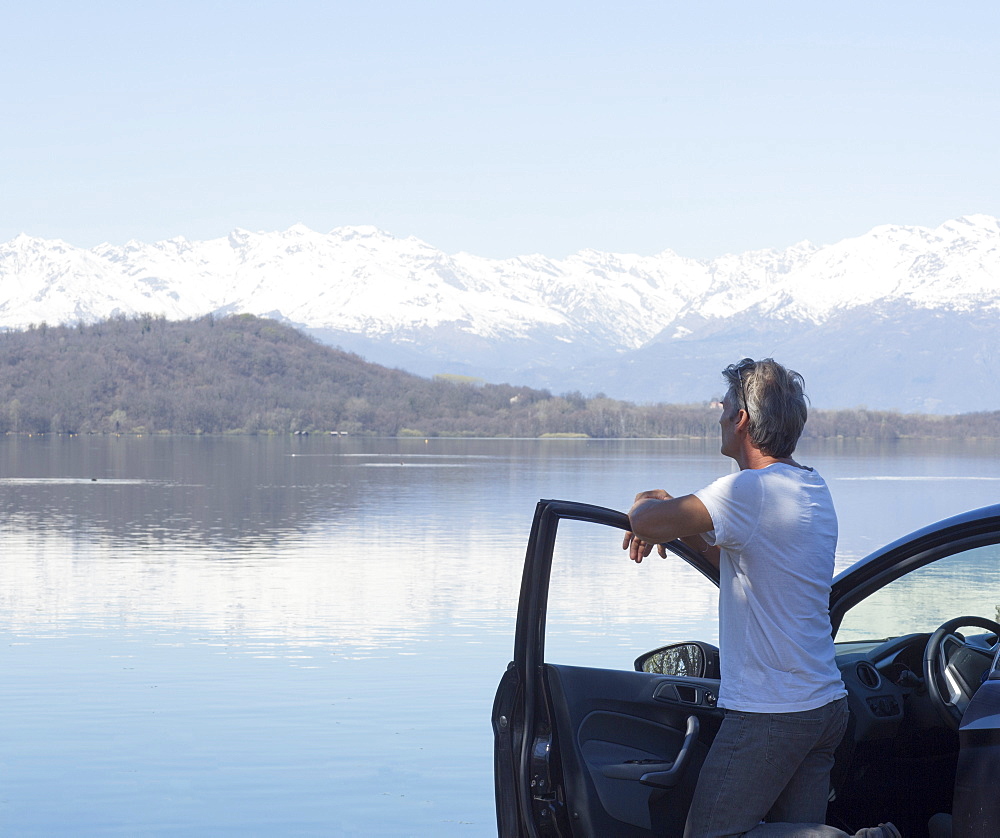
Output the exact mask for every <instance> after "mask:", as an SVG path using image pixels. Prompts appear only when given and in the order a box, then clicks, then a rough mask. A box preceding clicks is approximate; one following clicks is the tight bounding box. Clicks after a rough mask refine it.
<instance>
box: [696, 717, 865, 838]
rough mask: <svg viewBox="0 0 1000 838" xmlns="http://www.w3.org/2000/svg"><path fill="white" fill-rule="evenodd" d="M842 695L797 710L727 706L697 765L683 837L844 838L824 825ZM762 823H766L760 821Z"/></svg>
mask: <svg viewBox="0 0 1000 838" xmlns="http://www.w3.org/2000/svg"><path fill="white" fill-rule="evenodd" d="M847 719H848V710H847V699H846V698H840V699H837V700H836V701H832V702H830V703H829V704H827V705H825V706H824V707H818V708H817V709H815V710H805V711H803V712H800V713H744V712H741V711H737V710H729V711H727V712H726V717H725V719H723V721H722V727H720V728H719V733H718V735H717V736H716V737H715V741H714V742H713V743H712V747H711V749H710V750H709V752H708V756H707V757H706V759H705V764H704V765H703V766H702V769H701V774H700V776H699V777H698V785H697V787H696V788H695V792H694V799H693V800H692V801H691V810H690V811H689V812H688V819H687V827H686V828H685V830H684V838H733V836H742V835H749V836H752V838H765V836H766V837H767V838H778V836H781V838H786V836H787V838H792V836H795V838H842V836H845V835H846V834H847V833H845V832H843V831H841V830H839V829H835V828H834V827H831V826H825V825H824V824H823V822H824V821H825V820H826V804H827V801H828V799H829V796H830V770H831V769H832V768H833V752H834V751H835V750H836V748H837V745H839V744H840V740H841V739H842V738H843V737H844V731H845V730H846V729H847ZM762 821H766V823H761V822H762Z"/></svg>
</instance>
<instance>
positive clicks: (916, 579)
mask: <svg viewBox="0 0 1000 838" xmlns="http://www.w3.org/2000/svg"><path fill="white" fill-rule="evenodd" d="M998 614H1000V544H989V545H986V546H983V547H975V548H973V549H971V550H966V551H964V552H962V553H956V554H954V555H952V556H947V557H945V558H943V559H939V560H938V561H936V562H933V563H931V564H929V565H925V566H924V567H922V568H920V569H919V570H914V571H912V572H910V573H908V574H906V576H903V577H901V578H899V579H897V580H896V581H895V582H891V583H890V584H888V585H886V586H885V587H884V588H882V589H881V590H879V591H876V592H875V593H874V594H872V595H871V596H870V597H868V598H867V599H865V600H863V601H862V602H859V603H858V604H857V605H855V606H854V607H853V608H852V609H851V610H850V611H848V612H847V614H846V615H845V616H844V621H843V623H842V624H841V627H840V631H839V632H837V640H838V641H845V640H869V639H876V638H883V637H897V636H899V635H903V634H910V633H913V632H931V631H934V630H935V629H936V628H937V627H938V626H939V625H941V624H942V623H944V622H947V621H948V620H950V619H952V618H953V617H963V616H976V617H986V618H988V619H991V620H997V619H1000V618H998Z"/></svg>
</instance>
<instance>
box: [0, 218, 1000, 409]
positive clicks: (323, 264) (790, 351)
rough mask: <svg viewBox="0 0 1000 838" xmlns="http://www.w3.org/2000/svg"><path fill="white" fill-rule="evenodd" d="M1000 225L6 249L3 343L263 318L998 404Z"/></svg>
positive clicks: (947, 402)
mask: <svg viewBox="0 0 1000 838" xmlns="http://www.w3.org/2000/svg"><path fill="white" fill-rule="evenodd" d="M998 311H1000V220H998V219H997V218H994V217H992V216H987V215H969V216H964V217H962V218H958V219H955V220H952V221H948V222H946V223H944V224H942V225H941V226H939V227H937V228H936V229H928V228H923V227H905V226H881V227H876V228H875V229H873V230H871V231H870V232H868V233H865V234H864V235H861V236H858V237H856V238H851V239H845V240H844V241H841V242H838V243H836V244H832V245H824V246H816V245H812V244H810V243H808V242H802V243H799V244H796V245H793V246H791V247H789V248H787V249H784V250H776V249H772V250H757V251H750V252H746V253H742V254H735V255H726V256H721V257H719V258H716V259H710V260H703V259H702V260H699V259H689V258H685V257H683V256H680V255H678V254H676V253H674V252H673V251H670V250H666V251H663V252H662V253H659V254H656V255H654V256H639V255H632V254H621V253H604V252H599V251H595V250H584V251H581V252H579V253H576V254H573V255H571V256H568V257H566V258H564V259H555V258H550V257H546V256H542V255H529V256H520V257H516V258H510V259H488V258H484V257H480V256H475V255H472V254H468V253H457V254H446V253H444V252H442V251H440V250H438V249H436V248H434V247H433V246H431V245H430V244H427V243H425V242H423V241H420V240H419V239H416V238H414V237H409V238H396V237H394V236H392V235H390V234H389V233H386V232H384V231H381V230H378V229H376V228H374V227H364V226H361V227H339V228H337V229H334V230H332V231H331V232H329V233H317V232H314V231H312V230H310V229H308V228H307V227H304V226H302V225H295V226H293V227H291V228H289V229H288V230H285V231H283V232H262V233H251V232H248V231H246V230H234V231H233V232H232V233H230V234H229V236H228V237H225V238H218V239H212V240H209V241H201V242H199V241H188V240H186V239H184V238H173V239H169V240H166V241H160V242H155V243H152V244H146V243H143V242H138V241H130V242H128V243H127V244H124V245H112V244H102V245H99V246H97V247H94V248H91V249H82V248H76V247H73V246H71V245H69V244H67V243H65V242H62V241H59V240H51V239H40V238H33V237H30V236H27V235H20V236H18V237H16V238H15V239H13V240H11V241H9V242H6V243H4V244H0V328H3V329H23V328H26V327H28V326H29V325H30V324H38V323H42V322H47V323H49V324H56V323H77V322H83V323H89V322H95V321H98V320H101V319H104V318H107V317H113V316H116V315H125V316H131V315H134V314H144V313H151V314H156V315H164V316H166V317H167V318H168V319H186V318H194V317H200V316H202V315H205V314H209V313H214V314H231V313H249V314H254V315H257V316H263V317H270V318H274V319H276V320H280V321H282V322H285V323H288V324H291V325H294V326H296V327H297V328H300V329H302V330H304V331H306V332H308V333H310V334H312V335H313V336H314V337H316V338H317V339H319V340H321V341H322V342H324V343H327V344H331V345H335V346H339V347H341V348H343V349H347V350H350V351H352V352H355V353H357V354H360V355H362V356H364V357H365V358H367V359H368V360H370V361H374V362H376V363H380V364H383V365H386V366H393V367H400V368H403V369H406V370H408V371H410V372H415V373H418V374H421V375H431V374H435V373H452V374H463V375H469V376H472V377H476V378H481V379H483V380H486V381H491V382H496V383H515V384H523V385H528V386H533V387H545V388H548V389H550V390H551V391H552V392H555V393H568V392H573V391H580V392H583V393H584V394H585V395H593V394H595V393H598V392H603V393H605V394H606V395H608V396H611V397H613V398H619V399H628V400H631V401H637V402H664V401H669V402H681V403H693V402H702V401H707V400H710V399H712V398H714V397H717V396H718V395H720V394H721V391H722V379H721V376H720V375H719V371H720V369H721V368H722V367H723V366H725V365H726V364H728V363H731V362H733V361H736V360H739V359H740V358H742V357H744V356H750V357H757V358H759V357H765V356H772V357H775V358H777V359H778V360H780V361H782V362H784V363H786V364H788V365H789V366H792V367H793V368H795V369H798V370H799V371H800V372H802V373H803V374H804V375H805V377H806V384H807V391H808V392H809V394H810V397H811V400H812V403H813V405H814V406H816V407H822V408H836V407H857V406H867V407H870V408H879V409H898V410H901V411H919V412H933V413H958V412H968V411H978V410H996V409H998V408H1000V351H998V340H997V336H998V335H997V325H996V324H997V316H998Z"/></svg>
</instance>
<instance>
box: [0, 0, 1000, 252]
mask: <svg viewBox="0 0 1000 838" xmlns="http://www.w3.org/2000/svg"><path fill="white" fill-rule="evenodd" d="M0 72H2V78H3V81H4V85H3V87H4V90H5V95H4V97H3V100H2V101H3V104H2V106H0V107H2V112H3V118H2V122H0V125H2V130H0V241H6V240H8V239H10V238H12V237H13V236H15V235H17V234H18V233H20V232H26V233H29V234H31V235H36V236H43V237H46V238H62V239H64V240H66V241H68V242H69V243H71V244H73V245H77V246H84V247H91V246H93V245H95V244H98V243H100V242H102V241H110V242H113V243H124V242H125V241H127V240H128V239H130V238H137V239H141V240H145V241H153V240H157V239H164V238H170V237H172V236H177V235H181V236H186V237H188V238H191V239H205V238H215V237H219V236H224V235H226V234H227V233H228V232H229V231H230V230H231V229H233V228H234V227H244V228H247V229H250V230H276V229H285V228H287V227H289V226H291V225H292V224H294V223H296V222H302V223H304V224H306V225H308V226H309V227H312V228H313V229H315V230H318V231H322V232H325V231H327V230H329V229H331V228H333V227H337V226H340V225H345V224H375V225H377V226H379V227H381V228H383V229H385V230H387V231H389V232H390V233H393V234H394V235H397V236H407V235H415V236H418V237H419V238H422V239H424V240H426V241H428V242H429V243H431V244H433V245H435V246H437V247H440V248H442V249H444V250H446V251H448V252H457V251H459V250H467V251H470V252H474V253H478V254H481V255H484V256H494V257H504V256H513V255H518V254H526V253H534V252H541V253H545V254H547V255H549V256H555V257H561V256H565V255H566V254H568V253H571V252H574V251H577V250H579V249H582V248H585V247H593V248H596V249H600V250H611V251H619V252H635V253H641V254H647V255H648V254H653V253H658V252H660V251H662V250H665V249H668V248H669V249H672V250H675V251H677V252H678V253H680V254H682V255H685V256H694V257H712V256H717V255H721V254H723V253H726V252H739V251H743V250H748V249H754V248H764V247H785V246H788V245H790V244H793V243H794V242H797V241H800V240H802V239H809V240H811V241H813V242H815V243H816V244H824V243H830V242H833V241H837V240H839V239H842V238H845V237H848V236H853V235H860V234H861V233H863V232H865V231H867V230H868V229H870V228H871V227H873V226H875V225H877V224H885V223H893V224H916V225H925V226H936V225H937V224H940V223H941V222H942V221H945V220H947V219H949V218H953V217H956V216H958V215H962V214H969V213H977V212H982V213H988V214H991V215H1000V166H998V154H997V146H998V142H997V138H998V135H1000V130H998V129H1000V124H998V123H1000V116H998V115H1000V96H998V85H1000V4H997V3H995V2H967V3H962V4H955V5H948V4H944V3H933V4H932V3H921V2H905V3H904V2H870V0H868V2H838V3H820V2H807V0H798V2H770V3H764V2H717V3H713V2H702V3H685V4H680V3H673V2H666V1H665V0H661V2H628V0H624V1H623V2H622V1H620V2H615V3H596V2H575V3H571V2H564V0H555V1H554V2H544V0H535V2H531V3H525V2H504V3H484V2H476V0H464V2H450V1H449V2H446V1H445V0H428V2H420V1H419V0H413V2H379V0H367V2H357V3H351V4H348V3H341V2H324V3H320V2H297V0H287V2H282V3H277V2H242V3H238V2H212V0H199V2H189V0H175V2H170V3H161V2H127V3H126V2H79V1H78V2H49V0H32V2H30V3H28V2H25V0H22V2H21V3H20V5H19V7H16V6H15V5H14V4H12V3H7V4H5V14H4V34H3V48H2V49H0Z"/></svg>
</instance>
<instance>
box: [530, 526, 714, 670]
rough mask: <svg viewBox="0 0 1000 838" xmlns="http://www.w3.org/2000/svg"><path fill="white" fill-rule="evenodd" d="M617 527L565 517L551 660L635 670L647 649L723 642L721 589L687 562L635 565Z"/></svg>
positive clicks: (555, 578) (550, 627)
mask: <svg viewBox="0 0 1000 838" xmlns="http://www.w3.org/2000/svg"><path fill="white" fill-rule="evenodd" d="M623 535H624V533H623V532H622V531H621V530H619V529H616V528H614V527H607V526H603V525H600V524H592V523H583V522H580V521H560V523H559V532H558V536H557V538H556V548H555V552H554V554H553V561H552V577H551V580H550V584H549V606H548V618H547V623H546V632H545V660H546V661H547V662H549V663H560V664H572V665H576V666H589V667H603V668H609V669H632V667H633V662H634V661H635V659H636V658H637V657H638V656H639V655H641V654H643V653H644V652H648V651H651V650H652V649H655V648H658V647H660V646H665V645H667V644H669V643H679V642H681V641H684V640H704V641H706V642H708V643H712V644H717V643H718V618H717V607H718V588H716V586H715V585H714V584H712V582H710V581H709V580H708V579H706V578H705V577H704V576H702V575H701V574H700V573H699V572H698V571H696V570H695V569H694V568H692V567H691V566H690V565H689V564H688V563H687V562H685V561H684V560H683V559H681V558H679V557H677V556H674V555H673V554H672V553H668V558H666V559H661V558H660V557H659V556H658V555H657V554H656V553H655V552H654V553H653V554H652V555H651V556H649V557H648V558H646V559H644V560H643V561H642V563H641V564H638V565H637V564H635V563H634V562H632V561H630V560H629V558H628V553H626V552H625V551H624V550H622V548H621V544H622V537H623Z"/></svg>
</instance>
